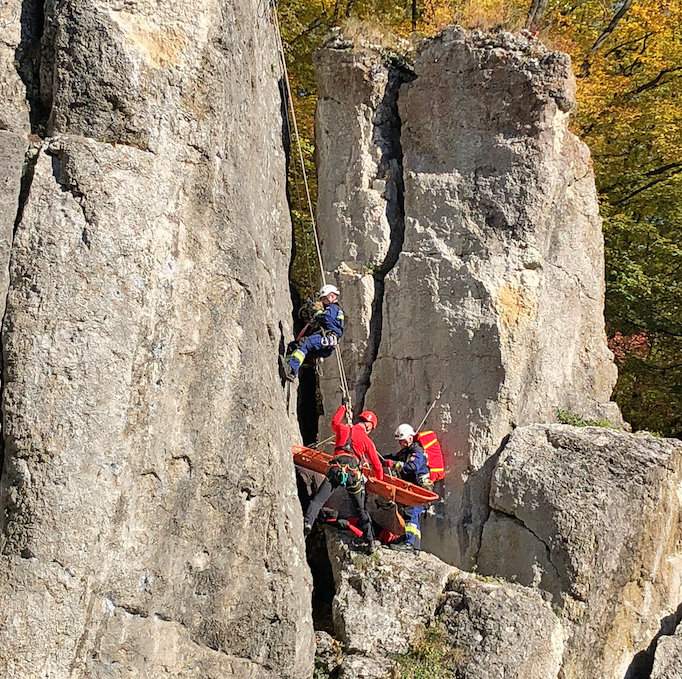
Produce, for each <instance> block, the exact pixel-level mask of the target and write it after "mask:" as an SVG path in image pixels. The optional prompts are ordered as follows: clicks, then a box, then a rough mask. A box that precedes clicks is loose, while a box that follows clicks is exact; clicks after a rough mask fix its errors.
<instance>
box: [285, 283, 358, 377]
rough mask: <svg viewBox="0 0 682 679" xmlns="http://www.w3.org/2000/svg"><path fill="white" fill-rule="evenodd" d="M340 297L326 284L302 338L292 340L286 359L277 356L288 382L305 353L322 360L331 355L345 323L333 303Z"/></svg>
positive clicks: (319, 294) (337, 307) (294, 375)
mask: <svg viewBox="0 0 682 679" xmlns="http://www.w3.org/2000/svg"><path fill="white" fill-rule="evenodd" d="M340 294H341V293H340V292H339V289H338V288H337V287H336V286H335V285H329V284H327V285H323V286H322V288H320V291H319V293H318V295H317V297H318V301H317V303H316V304H315V305H314V315H313V317H312V319H311V321H310V322H309V323H308V325H307V326H306V328H305V329H304V332H303V333H302V335H303V336H300V335H299V337H298V338H296V342H295V344H294V346H293V347H292V349H293V351H291V352H290V353H289V354H288V355H287V356H286V357H282V356H280V365H281V366H282V372H283V373H284V377H285V378H286V379H287V380H289V381H290V382H293V381H294V380H295V379H296V378H297V377H298V371H299V369H300V367H301V364H302V363H303V361H304V360H305V357H306V356H307V355H308V354H310V355H311V356H316V357H321V358H326V357H327V356H331V354H332V352H333V351H334V347H335V346H336V345H337V344H338V343H339V340H340V339H341V336H342V335H343V324H344V320H345V317H344V314H343V309H342V308H341V307H340V306H339V305H338V303H337V301H338V299H339V296H340Z"/></svg>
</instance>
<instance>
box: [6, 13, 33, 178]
mask: <svg viewBox="0 0 682 679" xmlns="http://www.w3.org/2000/svg"><path fill="white" fill-rule="evenodd" d="M34 4H37V3H31V2H22V0H3V3H2V6H0V35H2V40H0V101H1V102H2V106H0V130H11V131H13V132H18V133H28V132H29V131H30V129H31V126H30V121H29V102H28V98H27V96H26V94H27V84H29V87H30V81H31V79H32V76H33V68H32V61H31V55H30V54H29V52H30V48H29V45H30V39H31V38H35V36H32V35H31V30H30V26H31V24H30V22H29V21H28V20H27V17H26V15H27V14H29V13H30V12H31V10H32V5H34ZM22 19H23V21H22ZM17 62H18V63H20V64H22V66H21V67H20V68H19V69H17ZM0 143H3V142H0ZM3 176H4V169H3V175H0V177H3ZM3 181H4V180H3Z"/></svg>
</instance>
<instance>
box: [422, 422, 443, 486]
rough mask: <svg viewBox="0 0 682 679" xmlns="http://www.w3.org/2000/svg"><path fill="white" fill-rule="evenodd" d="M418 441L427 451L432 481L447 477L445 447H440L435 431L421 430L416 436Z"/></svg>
mask: <svg viewBox="0 0 682 679" xmlns="http://www.w3.org/2000/svg"><path fill="white" fill-rule="evenodd" d="M416 439H417V441H418V442H419V443H420V445H421V447H422V448H423V449H424V452H425V453H426V462H427V464H428V465H429V472H430V475H429V478H430V480H431V483H435V482H436V481H440V480H442V479H444V478H445V461H444V460H443V449H442V448H441V447H440V443H439V441H438V437H437V436H436V432H435V431H420V432H419V433H418V434H417V436H416Z"/></svg>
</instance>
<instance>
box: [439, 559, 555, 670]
mask: <svg viewBox="0 0 682 679" xmlns="http://www.w3.org/2000/svg"><path fill="white" fill-rule="evenodd" d="M435 621H436V624H440V625H442V626H443V627H444V628H445V631H446V633H447V636H446V641H447V644H448V645H449V646H450V647H451V648H452V649H453V651H454V652H455V653H456V656H455V658H454V659H455V660H456V666H457V672H456V673H455V676H458V677H465V678H466V679H512V678H513V679H556V677H558V676H559V670H560V668H561V661H562V657H563V651H564V637H565V632H564V629H563V627H562V626H561V623H560V622H559V620H558V618H557V617H556V615H555V614H554V613H553V612H552V609H551V608H550V606H549V605H548V604H547V603H546V602H545V601H543V600H542V598H541V596H540V595H539V594H538V593H537V592H535V591H533V590H530V589H527V588H526V587H521V586H520V585H513V584H509V583H503V582H501V581H494V580H493V581H487V580H485V579H481V578H479V577H477V576H474V575H469V574H466V573H461V572H460V573H459V574H458V575H457V576H456V577H454V578H452V579H451V581H450V583H449V584H448V587H447V591H446V592H445V594H444V596H443V600H442V602H441V604H440V605H439V607H438V611H437V614H436V618H435Z"/></svg>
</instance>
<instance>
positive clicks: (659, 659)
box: [651, 625, 682, 679]
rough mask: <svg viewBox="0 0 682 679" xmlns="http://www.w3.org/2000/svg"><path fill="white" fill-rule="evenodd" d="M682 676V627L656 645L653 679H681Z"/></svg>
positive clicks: (663, 637)
mask: <svg viewBox="0 0 682 679" xmlns="http://www.w3.org/2000/svg"><path fill="white" fill-rule="evenodd" d="M680 676H682V625H678V628H677V631H676V632H675V634H674V635H671V636H662V637H660V638H659V640H658V643H657V644H656V659H655V661H654V666H653V670H652V672H651V679H679V677H680Z"/></svg>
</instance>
